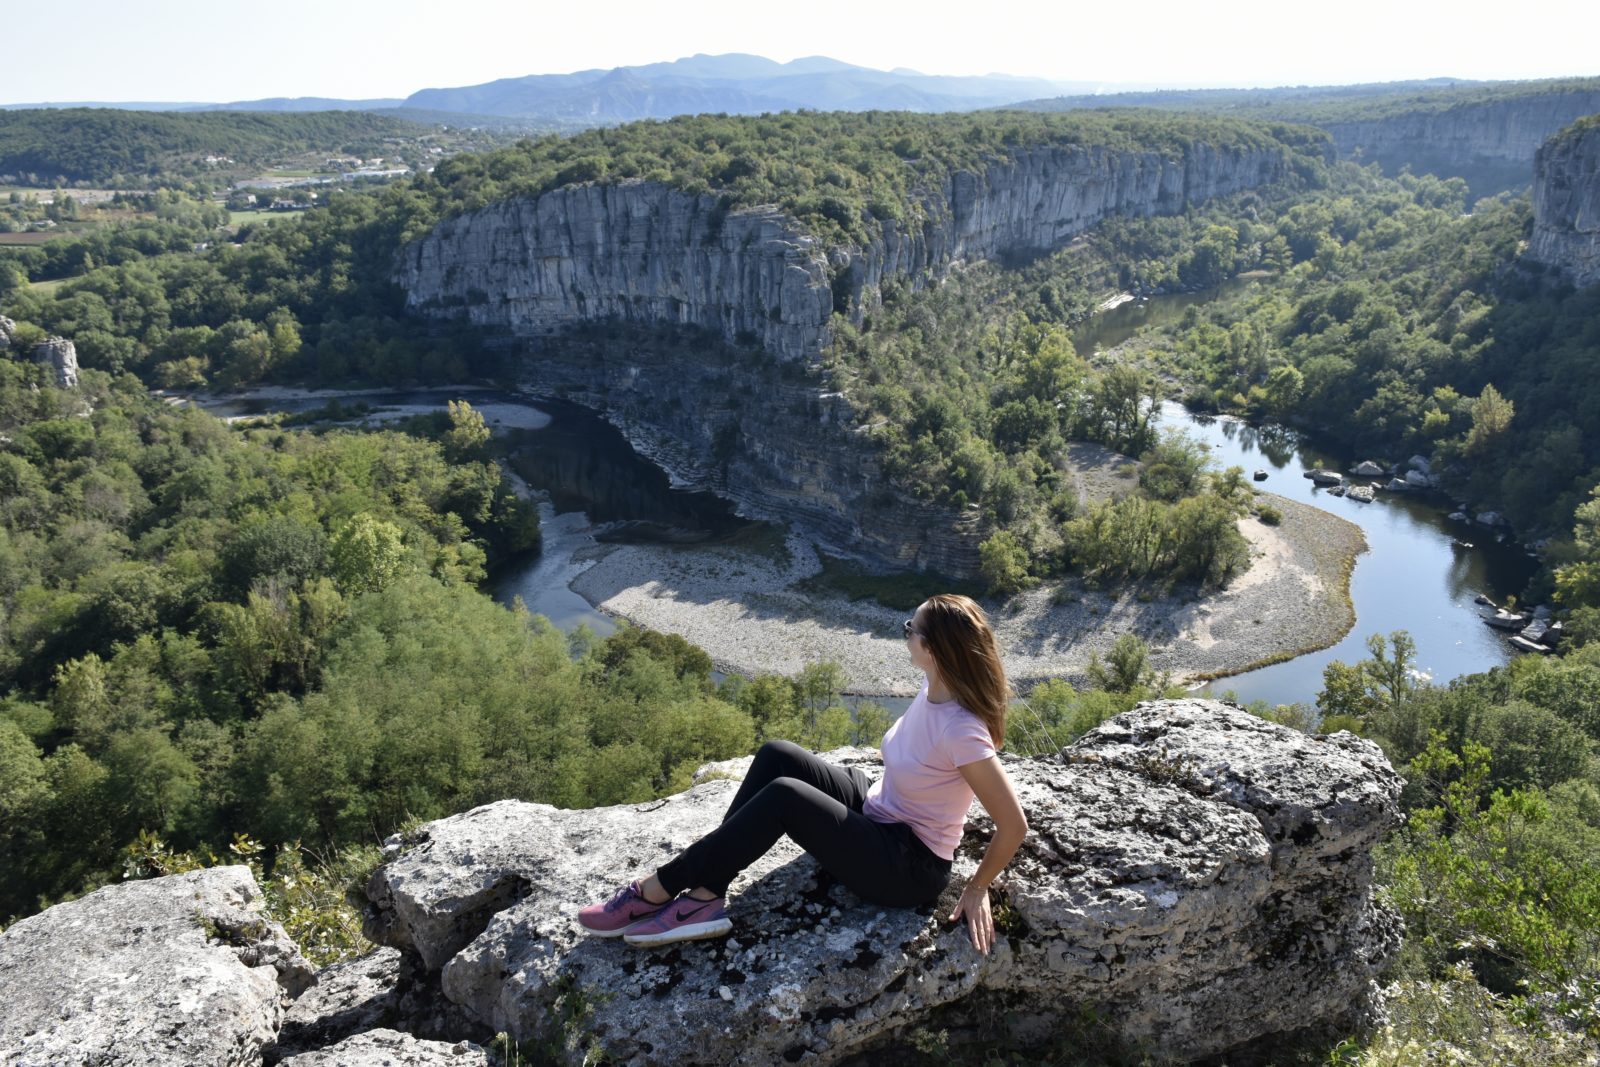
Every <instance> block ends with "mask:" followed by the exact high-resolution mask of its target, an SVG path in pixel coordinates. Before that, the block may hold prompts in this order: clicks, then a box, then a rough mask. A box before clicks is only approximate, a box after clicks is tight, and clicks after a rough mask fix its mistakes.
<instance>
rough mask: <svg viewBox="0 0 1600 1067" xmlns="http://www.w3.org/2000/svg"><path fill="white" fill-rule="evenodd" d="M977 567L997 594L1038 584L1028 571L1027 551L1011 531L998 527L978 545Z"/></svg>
mask: <svg viewBox="0 0 1600 1067" xmlns="http://www.w3.org/2000/svg"><path fill="white" fill-rule="evenodd" d="M978 561H979V562H978V570H979V573H980V574H982V575H983V579H984V581H986V582H987V583H988V584H989V592H990V593H991V594H993V595H995V596H1010V595H1011V594H1013V593H1018V592H1021V591H1022V590H1024V589H1027V588H1029V587H1030V586H1032V585H1034V584H1035V583H1036V579H1035V578H1033V576H1032V575H1031V574H1029V573H1028V550H1027V548H1026V546H1024V545H1023V543H1022V541H1021V539H1020V538H1018V537H1017V535H1016V534H1014V533H1012V532H1011V531H1010V530H996V531H995V532H994V533H993V534H990V535H989V537H988V538H987V539H986V540H985V541H984V542H983V543H982V544H980V545H979V546H978Z"/></svg>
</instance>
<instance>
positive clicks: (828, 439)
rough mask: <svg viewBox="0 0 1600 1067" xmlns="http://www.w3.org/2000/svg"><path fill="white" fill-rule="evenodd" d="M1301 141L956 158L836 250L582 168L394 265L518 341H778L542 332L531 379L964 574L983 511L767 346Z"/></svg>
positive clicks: (861, 546) (821, 528) (784, 505)
mask: <svg viewBox="0 0 1600 1067" xmlns="http://www.w3.org/2000/svg"><path fill="white" fill-rule="evenodd" d="M1288 152H1289V149H1288V148H1286V147H1284V146H1280V145H1268V146H1265V147H1249V146H1236V147H1227V148H1220V147H1217V146H1213V145H1210V144H1205V143H1195V144H1192V145H1190V146H1189V147H1188V148H1187V149H1185V150H1184V151H1182V152H1174V153H1170V154H1169V153H1165V152H1154V151H1145V152H1139V151H1129V150H1110V149H1105V148H1098V147H1084V146H1076V145H1072V146H1055V147H1039V148H1031V149H1021V150H1018V151H1017V152H1016V153H1015V154H1014V156H1013V157H1012V158H1010V159H1008V160H1005V161H998V160H997V161H995V162H993V163H991V164H990V165H989V166H988V167H986V168H985V169H984V170H982V172H979V173H973V172H959V173H956V174H953V175H951V176H950V177H949V178H948V179H947V180H946V181H945V182H944V184H943V186H942V187H941V188H938V189H934V190H929V191H928V192H927V194H926V195H925V196H924V197H923V199H922V200H921V201H920V202H919V203H917V204H914V205H909V210H908V213H907V214H908V221H904V222H887V223H884V224H883V225H882V226H881V227H878V228H877V229H876V230H875V233H876V236H874V237H873V239H872V240H871V241H870V242H869V243H868V244H867V245H866V246H865V247H845V248H825V247H824V246H823V245H822V244H821V243H820V242H819V241H818V240H817V239H816V238H814V237H812V236H810V235H809V234H807V233H806V232H804V230H803V228H802V226H801V224H800V223H799V222H797V221H796V220H795V219H793V218H791V217H789V216H787V215H784V214H783V213H781V212H779V211H777V210H775V209H772V208H753V209H741V210H734V211H730V210H727V209H726V208H725V207H723V206H721V205H720V204H719V203H718V199H717V198H716V197H713V196H710V195H695V194H690V193H686V192H683V191H680V190H677V189H673V188H670V187H668V186H665V185H661V184H658V183H652V182H644V181H632V182H622V183H591V184H587V185H575V186H569V187H566V188H561V189H556V190H553V191H551V192H548V193H546V194H544V195H543V196H540V197H538V198H534V199H527V198H524V199H515V200H508V201H505V202H502V203H499V204H494V205H491V206H489V207H486V208H483V209H481V210H478V211H474V212H469V213H466V214H463V215H460V216H457V217H455V218H451V219H447V220H445V221H444V222H441V223H440V224H439V225H437V226H436V227H434V229H433V230H432V231H431V232H430V233H429V234H428V235H427V236H425V237H423V238H421V239H420V240H418V241H415V242H413V243H412V244H411V245H409V246H407V247H406V248H405V249H404V250H403V252H402V254H401V256H400V258H399V263H398V264H397V268H396V280H397V281H398V282H399V283H400V284H401V286H402V287H404V289H405V290H406V299H407V303H408V306H409V307H410V308H411V309H413V310H414V311H416V312H419V313H422V314H426V315H433V316H441V317H462V318H466V319H468V320H470V321H471V322H474V323H477V324H480V325H487V326H500V327H508V328H509V329H510V330H511V331H512V332H513V333H514V334H516V335H519V336H520V337H523V338H540V337H544V336H547V335H551V334H557V333H561V332H563V331H564V330H566V328H568V327H572V326H575V325H578V324H582V323H586V322H592V321H596V320H601V319H615V320H621V321H623V322H627V323H634V324H645V325H650V326H657V325H664V324H670V325H674V326H690V327H694V328H696V329H700V330H706V331H710V332H711V333H712V334H714V335H717V336H719V337H721V338H722V339H723V341H725V342H727V343H728V344H731V345H736V346H741V347H744V348H749V347H750V346H753V345H760V346H761V347H762V348H763V349H764V350H765V352H766V353H767V355H766V356H765V357H763V356H761V355H755V356H753V357H752V358H751V359H749V360H746V361H744V362H743V363H742V364H732V363H728V362H726V361H724V362H722V363H716V364H714V363H713V361H711V360H709V359H698V360H696V359H692V358H686V357H685V356H684V355H683V354H682V351H681V350H670V349H669V351H668V352H667V353H666V354H665V355H661V354H657V353H654V352H652V350H651V346H649V345H640V346H639V347H638V349H637V350H636V351H629V352H628V353H627V354H626V355H621V356H619V355H618V354H617V353H616V352H612V351H606V350H605V349H604V346H597V347H596V348H595V349H591V350H587V351H573V349H572V346H571V345H562V346H545V345H542V344H541V343H540V342H538V341H532V340H530V341H528V342H527V343H528V344H529V345H530V352H529V355H528V358H527V361H526V362H527V370H526V373H525V375H524V377H525V378H526V379H527V381H528V383H529V384H530V385H531V386H533V387H534V388H538V389H541V390H544V391H548V392H551V393H554V394H557V395H561V396H565V397H568V398H570V399H573V400H576V401H578V402H580V403H583V404H586V405H587V406H590V407H593V408H594V409H596V410H598V411H600V412H603V413H604V414H605V415H606V417H607V418H609V419H611V421H613V422H614V423H615V424H616V425H617V426H618V427H619V428H620V429H622V431H623V432H624V433H625V434H626V435H627V437H628V439H629V440H630V442H632V443H633V445H634V446H635V447H636V448H638V449H639V450H640V451H641V452H644V453H646V454H648V455H650V456H651V457H652V458H655V459H657V460H658V461H660V462H661V463H662V465H663V466H664V467H665V468H666V469H667V470H668V472H669V473H670V474H671V475H672V476H673V478H674V480H675V481H677V482H679V483H681V484H684V485H687V486H693V487H696V488H706V489H710V490H712V491H714V492H716V493H718V494H720V495H722V496H724V497H726V498H728V499H730V500H732V501H733V502H734V503H735V504H736V505H737V506H738V509H739V512H740V513H741V514H743V515H746V516H748V517H751V518H759V519H769V520H775V521H779V522H785V523H790V524H794V525H796V526H798V527H799V528H801V529H803V530H805V531H806V532H807V534H808V535H809V536H810V537H811V538H812V539H813V540H815V541H817V542H818V543H820V544H821V545H823V546H824V547H825V548H826V549H827V550H828V551H830V552H832V553H834V554H838V555H849V556H861V557H865V558H868V559H871V560H873V561H875V562H879V563H884V564H889V565H893V566H901V567H912V568H916V569H919V570H931V571H935V572H938V573H941V574H944V575H947V576H950V577H953V578H963V577H970V576H974V575H976V574H977V573H978V569H979V559H978V542H979V541H981V540H982V538H983V531H982V525H981V519H980V516H979V515H977V514H976V513H974V514H970V515H968V514H964V513H962V512H960V511H956V510H953V509H949V508H944V507H939V506H935V505H931V504H929V503H928V502H927V501H924V500H917V499H913V498H912V497H911V496H910V495H909V494H907V493H905V492H903V491H901V490H900V489H899V488H898V487H896V486H895V485H894V484H893V483H892V482H891V481H890V480H889V479H888V478H886V477H885V476H884V475H883V473H882V470H881V465H880V463H879V457H878V450H877V448H876V447H875V446H874V444H873V442H872V440H871V436H870V430H868V429H866V428H859V427H857V426H855V425H854V415H853V413H852V411H851V408H850V405H849V403H848V402H847V401H846V400H845V398H844V397H842V396H841V395H839V394H828V393H821V392H819V391H818V390H817V389H816V388H815V387H814V386H811V385H807V384H796V383H794V382H792V381H787V380H783V379H782V376H781V375H777V374H775V370H774V367H773V365H772V360H773V359H775V360H776V361H777V362H778V363H779V364H783V363H793V362H806V361H811V360H815V359H816V358H817V357H818V356H819V355H820V354H821V352H822V350H823V349H824V348H825V347H826V346H827V344H828V343H829V338H830V333H829V330H830V321H831V316H832V315H833V313H834V311H836V310H838V311H843V312H846V313H848V314H851V315H857V316H859V315H860V314H861V313H863V312H864V311H869V310H870V309H871V308H873V307H875V306H877V305H878V303H879V302H880V297H879V293H880V289H881V287H882V285H883V284H884V283H885V282H887V281H889V280H891V279H896V278H900V279H905V280H906V281H907V282H908V283H909V284H910V285H912V286H913V287H916V288H920V287H922V286H924V285H927V284H931V283H933V282H936V281H937V280H938V279H940V278H942V277H944V276H945V275H946V274H947V273H948V272H949V271H950V270H951V269H952V267H953V266H955V265H956V264H959V263H961V262H963V261H972V260H987V259H1000V258H1005V257H1012V256H1029V255H1034V254H1037V253H1041V252H1047V251H1050V250H1053V249H1058V248H1060V247H1062V246H1063V245H1064V244H1066V243H1067V242H1068V241H1069V240H1070V239H1071V238H1072V237H1074V236H1075V235H1077V234H1081V233H1083V232H1084V231H1085V230H1087V229H1089V228H1090V227H1092V226H1094V225H1095V224H1096V223H1098V222H1100V221H1101V220H1103V219H1106V218H1108V217H1111V216H1115V215H1153V214H1169V213H1173V212H1179V211H1182V210H1184V209H1185V208H1186V207H1188V206H1189V205H1190V204H1194V203H1198V202H1200V201H1203V200H1207V199H1210V198H1212V197H1215V196H1221V195H1225V194H1228V193H1234V192H1239V191H1242V190H1245V189H1251V188H1255V187H1257V186H1260V185H1263V184H1266V183H1267V182H1270V181H1272V180H1274V179H1276V178H1278V177H1280V176H1282V175H1283V174H1284V173H1285V171H1286V169H1287V163H1286V159H1287V155H1288ZM702 347H704V346H702Z"/></svg>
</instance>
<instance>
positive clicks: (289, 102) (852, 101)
mask: <svg viewBox="0 0 1600 1067" xmlns="http://www.w3.org/2000/svg"><path fill="white" fill-rule="evenodd" d="M1094 88H1096V83H1092V82H1063V81H1052V80H1050V79H1047V78H1027V77H1018V76H1015V75H1009V74H983V75H975V76H954V75H938V74H923V73H920V72H918V71H914V70H908V69H906V68H904V67H900V68H896V69H895V70H892V71H884V70H874V69H872V68H871V67H860V66H855V65H853V64H850V63H844V62H841V61H839V60H837V59H830V58H828V57H827V56H806V57H803V58H801V59H794V60H790V61H789V62H787V63H779V62H778V61H776V60H772V59H767V58H765V57H763V56H756V55H746V54H743V53H738V52H732V53H728V54H725V55H716V56H713V55H704V54H700V55H693V56H688V57H685V58H683V59H675V60H672V61H670V62H663V63H645V64H641V65H639V66H632V67H612V68H609V69H600V68H595V69H591V70H579V71H573V72H571V73H567V74H531V75H528V76H526V77H520V78H501V79H499V80H496V81H491V82H484V83H482V84H480V85H463V86H454V87H442V88H429V89H422V90H420V91H418V92H415V93H412V94H411V95H410V96H409V97H406V98H405V99H404V100H401V99H398V98H383V99H371V100H335V99H330V98H326V97H270V98H266V99H261V100H239V101H233V102H230V103H201V102H189V103H153V102H141V103H114V102H73V103H70V104H63V103H16V104H0V110H23V109H33V108H60V107H95V108H116V109H119V110H139V111H327V110H351V111H393V110H396V109H403V112H427V113H434V114H437V113H441V112H442V113H449V114H461V115H465V116H472V117H474V118H491V119H500V120H502V121H504V120H507V119H510V120H520V121H521V122H531V123H552V124H556V125H563V126H565V125H573V124H577V125H583V126H604V125H610V124H613V123H619V122H631V121H634V120H637V119H664V118H671V117H673V116H675V115H684V114H702V113H707V112H726V113H729V114H738V115H751V114H762V113H764V112H769V111H796V110H800V109H802V108H810V109H814V110H819V111H870V110H904V111H925V112H934V111H972V110H977V109H980V108H987V107H998V106H1002V105H1005V104H1010V103H1014V102H1016V101H1020V100H1028V99H1036V98H1039V97H1046V96H1060V95H1062V94H1065V93H1083V92H1089V91H1091V90H1093V89H1094Z"/></svg>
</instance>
